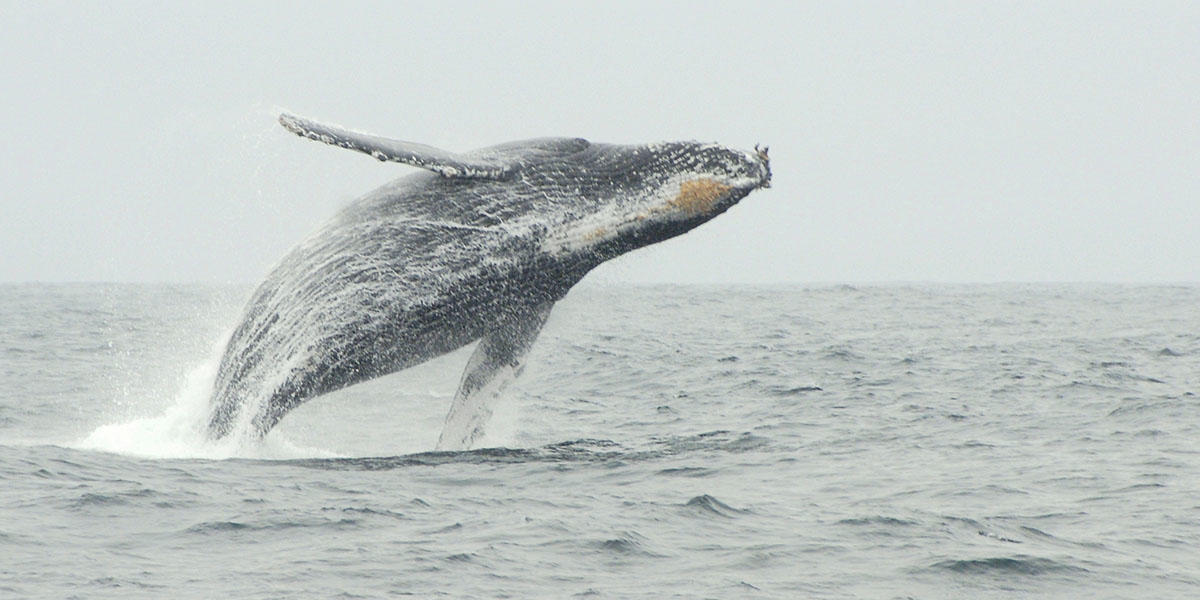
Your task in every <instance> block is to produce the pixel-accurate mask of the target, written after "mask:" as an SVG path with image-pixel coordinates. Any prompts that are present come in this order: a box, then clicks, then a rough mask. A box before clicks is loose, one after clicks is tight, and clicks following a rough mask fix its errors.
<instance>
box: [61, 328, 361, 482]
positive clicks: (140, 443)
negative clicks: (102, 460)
mask: <svg viewBox="0 0 1200 600" xmlns="http://www.w3.org/2000/svg"><path fill="white" fill-rule="evenodd" d="M223 347H224V341H222V342H221V343H220V344H218V345H217V346H216V348H215V351H214V352H213V354H212V356H211V357H210V358H209V359H208V360H206V361H205V362H204V363H202V364H200V365H198V366H196V367H194V368H193V369H192V370H191V372H190V373H189V374H188V375H187V377H186V378H185V380H184V383H183V385H182V387H181V389H180V390H179V392H178V393H177V394H176V396H175V398H174V402H173V403H172V404H171V406H169V407H168V408H167V410H166V411H165V412H164V413H163V414H161V415H158V416H153V417H140V418H136V419H133V420H131V421H124V422H118V423H110V424H107V425H101V426H100V427H97V428H96V429H95V430H94V431H92V432H91V433H90V434H88V435H87V436H86V437H84V438H83V439H81V440H79V441H78V442H75V443H74V444H69V445H68V446H69V447H73V448H78V449H81V450H100V451H103V452H113V453H116V454H129V455H133V456H142V457H148V458H209V459H226V458H261V459H292V458H334V457H337V455H336V454H335V453H332V452H329V451H327V450H322V449H319V448H307V447H301V446H297V445H295V444H292V443H291V442H289V441H288V440H287V439H286V438H284V437H283V436H281V435H273V436H270V437H268V438H266V439H263V440H256V439H254V438H253V437H251V436H249V435H245V434H243V435H230V436H226V437H225V438H223V439H221V440H212V439H209V437H208V434H207V424H208V416H209V412H210V410H211V398H212V388H213V382H214V380H215V379H216V376H217V367H218V365H219V364H220V351H221V349H222V348H223ZM243 429H248V428H243Z"/></svg>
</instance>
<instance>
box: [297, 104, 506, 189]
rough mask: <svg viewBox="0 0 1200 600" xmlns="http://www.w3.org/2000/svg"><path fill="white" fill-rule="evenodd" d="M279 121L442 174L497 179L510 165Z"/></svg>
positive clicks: (302, 131) (321, 137) (300, 122)
mask: <svg viewBox="0 0 1200 600" xmlns="http://www.w3.org/2000/svg"><path fill="white" fill-rule="evenodd" d="M279 124H280V125H283V126H284V127H285V128H286V129H287V130H288V131H290V132H292V133H295V134H296V135H299V136H302V137H306V138H309V139H313V140H317V141H319V142H325V143H326V144H332V145H334V146H338V147H341V148H349V149H350V150H357V151H359V152H363V153H365V154H370V155H371V156H373V157H375V158H377V159H379V160H384V161H391V162H398V163H404V164H406V165H412V166H414V167H420V168H422V169H429V170H430V171H433V172H434V173H437V174H439V175H441V176H443V177H466V178H476V179H499V178H502V177H505V176H506V175H508V174H510V173H511V172H512V170H513V169H514V165H512V164H507V163H505V162H503V161H501V160H500V159H498V158H490V159H489V158H483V157H465V156H463V155H460V154H455V153H453V152H447V151H445V150H441V149H438V148H434V147H433V146H426V145H425V144H417V143H414V142H403V141H400V140H393V139H389V138H385V137H380V136H376V135H371V134H368V133H359V132H357V131H350V130H349V129H343V128H341V127H335V126H333V125H325V124H322V123H317V122H316V121H312V120H309V119H305V118H304V117H298V116H296V115H290V114H288V113H283V114H281V115H279Z"/></svg>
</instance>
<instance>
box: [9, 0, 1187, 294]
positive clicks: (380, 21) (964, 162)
mask: <svg viewBox="0 0 1200 600" xmlns="http://www.w3.org/2000/svg"><path fill="white" fill-rule="evenodd" d="M343 4H348V6H344V5H343ZM283 6H284V5H282V4H280V3H276V2H271V3H255V4H252V5H250V6H249V7H247V6H245V3H243V2H238V3H232V4H228V5H219V4H217V3H215V2H206V3H204V4H203V5H193V6H187V7H180V6H177V5H176V3H160V2H153V3H144V4H135V3H125V2H117V3H114V2H103V3H92V4H82V3H74V2H72V3H61V4H53V3H44V2H26V3H19V4H17V3H12V2H7V1H3V2H0V57H2V60H0V132H2V133H3V142H2V146H0V153H2V154H0V281H29V280H40V281H75V280H89V281H91V280H103V281H213V282H254V281H257V280H259V279H261V278H262V276H263V275H265V273H266V272H267V270H268V269H270V267H271V266H272V265H273V264H274V263H275V262H276V261H277V260H279V258H280V257H282V255H283V254H284V253H285V252H287V250H288V249H289V248H291V247H292V246H293V245H294V244H296V243H297V242H299V241H300V240H301V239H302V238H304V237H305V236H306V235H307V234H309V233H310V232H312V231H313V230H314V229H316V228H317V227H318V226H319V225H320V224H321V223H322V222H323V221H324V220H325V219H327V218H329V217H330V216H331V215H332V214H333V213H334V212H335V211H336V210H337V209H338V208H339V207H341V206H343V205H344V204H346V203H347V202H349V201H351V200H353V199H354V198H355V197H357V196H359V195H361V194H363V193H365V192H367V191H369V190H371V189H372V188H374V187H376V186H378V185H380V184H382V183H384V182H386V181H388V180H390V179H393V178H396V177H400V176H403V175H407V174H409V173H411V172H412V169H410V168H408V167H404V166H401V165H396V164H384V163H378V162H376V161H374V160H371V159H370V158H369V157H365V156H363V155H360V154H357V153H354V152H349V151H345V150H339V149H335V148H332V147H328V146H324V145H322V144H316V143H313V142H309V141H305V140H301V139H300V138H297V137H296V136H294V135H291V134H289V133H287V132H286V131H284V130H283V129H282V128H281V127H279V126H278V125H277V124H276V122H275V115H276V113H277V112H278V111H279V110H280V109H288V110H291V111H294V112H297V113H299V114H303V115H308V116H311V117H314V118H317V119H324V120H329V121H333V122H337V123H342V124H345V125H348V126H351V127H354V128H356V129H361V130H366V131H371V132H374V133H378V134H381V135H387V136H390V137H396V138H400V139H406V140H411V141H417V142H423V143H427V144H431V145H435V146H440V147H444V148H447V149H450V150H467V149H470V148H474V147H479V146H484V145H490V144H494V143H499V142H504V141H509V140H514V139H521V138H528V137H536V136H545V135H563V136H582V137H587V138H589V139H591V140H593V141H602V142H625V143H634V142H650V141H661V140H678V139H694V140H700V141H717V142H720V143H723V144H726V145H730V146H736V147H741V148H745V149H750V148H751V147H752V146H753V145H754V144H755V143H764V144H769V145H770V147H771V157H772V168H773V171H774V185H773V187H772V188H771V189H769V190H763V191H759V192H756V193H754V194H752V195H751V196H749V197H748V198H746V199H745V200H743V202H742V203H741V204H740V205H739V206H737V207H735V208H734V209H733V210H731V211H730V212H729V213H727V214H726V215H723V216H721V217H720V218H718V219H716V220H714V221H712V222H711V223H708V224H707V225H705V226H703V227H701V228H699V229H697V230H696V231H693V232H691V233H689V234H687V235H685V236H682V237H680V238H677V239H675V240H672V241H670V242H667V243H664V244H660V245H658V246H655V247H651V248H646V249H643V250H640V251H637V252H635V253H633V254H630V255H627V256H625V257H623V258H622V259H619V260H617V261H614V263H611V264H609V265H605V266H604V267H602V268H601V269H599V270H598V272H597V273H595V274H593V277H595V278H596V279H598V280H600V281H611V282H622V281H637V282H652V281H686V282H693V281H704V282H721V281H736V282H746V281H750V282H777V281H786V282H830V281H894V280H902V281H1137V282H1143V281H1191V282H1195V281H1200V3H1196V2H1181V3H1176V4H1168V3H1147V2H1126V3H1117V4H1109V3H1095V2H1068V3H1054V2H1045V1H1037V2H1029V3H1013V2H1003V3H992V4H988V3H978V2H946V3H910V2H893V3H883V2H866V3H849V2H812V3H795V2H787V3H784V2H780V3H751V2H719V3H718V2H713V3H702V4H701V3H691V2H689V3H679V4H676V3H659V2H644V3H643V2H637V3H615V4H614V3H595V4H577V3H574V2H554V3H546V4H536V5H535V4H533V3H528V2H522V3H512V4H500V3H491V2H489V3H479V4H473V3H472V4H458V3H451V4H444V3H441V2H423V3H414V4H407V5H403V4H398V3H394V2H385V3H378V4H358V3H312V4H301V5H290V6H289V7H288V8H283Z"/></svg>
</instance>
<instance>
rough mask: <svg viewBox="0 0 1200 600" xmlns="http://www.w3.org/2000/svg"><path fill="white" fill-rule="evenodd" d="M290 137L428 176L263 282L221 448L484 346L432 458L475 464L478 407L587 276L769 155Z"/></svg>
mask: <svg viewBox="0 0 1200 600" xmlns="http://www.w3.org/2000/svg"><path fill="white" fill-rule="evenodd" d="M281 122H283V124H284V125H285V126H286V127H288V129H290V130H292V131H293V132H295V133H298V134H300V135H303V136H306V137H310V138H313V139H318V140H320V141H324V142H327V143H331V144H334V145H338V146H343V147H347V148H351V149H355V150H359V151H362V152H367V153H370V154H372V155H373V156H375V157H376V158H379V159H381V160H392V161H396V162H402V163H406V164H412V165H416V166H420V167H422V168H426V169H430V170H431V171H433V172H423V173H417V174H413V175H410V176H408V177H404V178H401V179H398V180H396V181H394V182H392V183H390V184H388V185H386V186H384V187H382V188H379V189H377V190H375V191H373V192H371V193H370V194H368V195H366V196H365V197H363V198H361V199H359V200H357V201H355V202H354V203H352V204H351V205H349V206H348V207H346V208H345V209H343V210H342V211H341V212H340V213H338V214H337V216H336V217H334V218H333V220H332V221H331V222H330V223H328V224H327V225H326V226H325V227H324V228H323V229H322V230H321V231H319V232H318V233H317V234H316V235H314V236H312V237H310V238H309V239H308V240H306V241H305V242H303V243H301V244H300V245H299V246H298V247H297V248H295V249H294V250H292V252H291V253H289V254H288V255H287V256H286V257H285V258H284V259H283V260H282V261H281V262H280V264H279V265H278V266H276V267H275V269H274V270H273V271H272V272H271V274H270V275H268V276H267V278H266V280H265V281H264V282H263V283H262V284H261V285H260V286H259V287H258V289H257V290H256V291H255V292H254V295H253V297H252V299H251V300H250V302H249V305H248V306H247V308H246V312H245V315H244V317H243V319H242V323H241V324H240V325H239V326H238V327H237V329H236V330H235V331H234V333H233V335H232V337H231V339H230V340H229V342H228V345H227V347H226V349H225V353H224V355H223V358H222V360H221V365H220V369H219V372H218V375H217V380H216V384H215V387H214V391H213V400H212V406H213V410H212V414H211V418H210V420H209V433H210V436H211V437H213V438H220V437H224V436H227V435H229V434H230V433H231V432H233V431H243V432H248V434H249V435H251V436H262V435H265V434H266V432H267V431H269V430H270V429H271V428H272V427H273V426H274V425H275V424H276V423H277V422H278V421H279V420H280V419H281V418H282V417H283V416H284V415H285V414H286V413H287V412H288V411H289V410H291V409H292V408H294V407H295V406H297V405H299V404H300V403H302V402H304V401H305V400H307V399H309V398H312V397H314V396H318V395H321V394H324V393H326V392H330V391H333V390H337V389H339V388H343V387H346V386H349V385H352V384H355V383H358V382H361V381H365V380H368V379H372V378H375V377H379V376H382V375H387V374H389V373H393V372H396V371H398V370H401V369H404V368H407V367H410V366H413V365H416V364H418V363H421V362H424V361H426V360H429V359H431V358H433V357H436V356H439V355H441V354H444V353H447V352H450V351H452V350H455V349H457V348H460V347H462V346H464V345H467V344H470V343H471V342H474V341H476V340H481V339H482V341H481V343H480V345H479V347H478V349H477V350H476V352H475V355H474V356H472V358H471V361H470V363H469V364H468V367H467V372H466V373H465V374H464V377H463V381H462V384H461V386H460V389H459V392H458V394H457V395H456V398H455V401H454V405H453V406H452V409H451V414H450V416H449V417H448V418H447V431H446V432H443V439H442V440H441V441H440V442H439V447H447V448H462V447H467V446H469V445H470V444H471V443H472V442H473V441H475V440H476V439H477V438H478V437H479V435H480V434H481V433H482V427H483V424H484V423H485V422H486V419H487V416H488V415H489V414H490V411H489V410H488V409H487V402H486V400H479V399H477V398H476V397H477V396H480V395H481V394H484V392H485V391H486V390H485V388H489V386H490V385H491V384H492V383H493V381H494V380H497V381H498V380H500V379H502V378H499V377H498V376H499V375H500V374H502V372H507V373H509V375H510V376H515V373H516V371H517V370H518V369H519V366H520V361H521V358H522V356H523V355H524V354H525V352H526V351H527V350H528V348H529V346H530V345H531V344H532V342H533V340H534V338H535V337H536V336H537V333H538V330H540V328H541V325H542V323H544V321H545V319H546V316H547V315H548V314H549V311H550V308H551V307H552V306H553V304H554V302H555V301H557V300H559V299H560V298H562V297H563V296H564V295H565V294H566V293H567V291H568V290H569V289H570V288H571V286H573V285H575V283H577V282H578V281H579V280H580V279H581V278H582V277H583V276H584V275H585V274H587V272H588V271H590V270H591V269H593V268H594V267H596V266H597V265H599V264H600V263H602V262H604V261H606V260H608V259H610V258H613V257H615V256H618V255H620V254H623V253H625V252H628V251H630V250H634V249H636V248H640V247H642V246H646V245H649V244H653V243H655V242H659V241H662V240H665V239H668V238H671V237H674V236H676V235H679V234H681V233H684V232H686V231H688V230H690V229H692V228H694V227H696V226H698V225H700V224H701V223H704V222H705V221H708V220H709V219H712V218H713V217H715V216H716V215H718V214H721V213H722V212H724V211H725V210H727V209H728V208H729V207H731V206H733V205H734V204H735V203H737V202H738V201H739V200H740V199H741V198H743V197H744V196H746V194H748V193H750V192H751V191H752V190H754V189H756V188H758V187H763V186H766V185H767V184H768V183H769V181H770V170H769V168H768V163H767V160H766V154H765V151H764V152H759V153H757V154H755V153H743V152H738V151H734V150H729V149H726V148H722V147H720V146H715V145H710V144H697V143H694V142H681V143H664V144H652V145H638V146H623V145H609V144H592V143H589V142H587V141H586V140H581V139H571V138H552V139H539V140H530V141H525V142H515V143H511V144H505V145H502V146H497V147H493V148H487V149H484V150H479V151H475V152H472V153H466V154H461V155H458V154H452V153H448V152H444V151H440V150H437V149H434V148H430V147H427V146H420V145H417V144H409V143H406V142H398V141H395V140H386V139H384V138H378V137H375V136H369V135H366V134H359V133H355V132H351V131H347V130H343V129H339V128H336V127H331V126H326V125H321V124H317V123H314V122H311V121H306V120H303V119H299V118H297V117H291V116H288V115H285V116H283V117H281ZM694 181H699V182H702V185H698V184H694V183H688V182H694ZM696 189H699V190H701V191H702V193H696V192H694V191H693V192H691V193H690V194H683V195H681V190H696ZM681 198H683V199H684V200H690V201H684V200H680V199H681ZM697 198H699V201H696V199H697ZM499 385H500V387H502V383H501V384H499ZM493 387H495V386H493ZM487 393H491V394H492V395H495V394H498V393H499V391H498V389H491V390H490V391H487ZM481 403H482V404H481ZM452 429H453V430H454V431H451V430H452Z"/></svg>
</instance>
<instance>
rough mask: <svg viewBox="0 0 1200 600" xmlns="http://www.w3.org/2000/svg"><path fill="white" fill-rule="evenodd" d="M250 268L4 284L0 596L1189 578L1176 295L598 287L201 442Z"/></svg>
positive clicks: (1187, 455)
mask: <svg viewBox="0 0 1200 600" xmlns="http://www.w3.org/2000/svg"><path fill="white" fill-rule="evenodd" d="M249 291H250V290H249V288H246V287H236V286H234V287H212V286H200V285H131V284H53V285H51V284H6V285H0V598H380V597H416V598H589V599H590V598H597V599H600V598H1005V599H1008V598H1015V597H1039V598H1042V597H1046V598H1085V597H1087V598H1197V597H1200V396H1198V394H1200V287H1197V286H1118V285H882V286H848V285H830V286H797V287H704V286H696V287H613V286H591V287H583V288H581V289H577V290H574V291H572V293H571V294H570V295H569V296H568V297H567V298H566V299H564V300H563V301H562V302H561V303H560V304H559V306H558V307H557V308H556V309H555V312H554V314H553V315H552V316H551V318H550V321H549V323H548V324H547V326H546V328H545V330H544V331H543V333H542V335H541V338H540V339H539V340H538V343H537V344H536V346H535V347H534V350H533V351H532V353H531V354H530V356H529V360H528V366H527V368H526V371H525V373H524V375H523V376H522V377H521V378H520V379H519V380H517V382H516V383H515V384H514V385H513V386H512V387H510V388H509V390H508V392H507V393H506V396H505V399H504V401H503V404H502V405H501V406H500V407H499V408H498V410H497V413H496V416H495V418H494V419H493V422H492V427H491V428H490V429H489V432H488V436H487V439H485V440H484V444H483V445H482V447H481V448H480V449H478V450H473V451H467V452H432V451H431V449H432V448H433V447H434V444H435V442H436V440H437V436H438V433H439V431H440V429H441V424H442V420H443V419H444V417H445V413H446V410H447V408H448V407H449V402H450V398H451V397H452V395H453V393H454V390H455V387H456V386H457V383H458V380H459V377H460V375H461V370H462V368H463V365H464V364H465V362H466V359H467V356H468V354H469V351H470V349H469V348H468V349H466V350H465V351H459V352H456V353H453V354H450V355H447V356H445V357H442V358H440V359H437V360H435V361H432V362H430V363H426V364H425V365H421V366H419V367H416V368H414V369H410V370H408V371H404V372H401V373H398V374H395V375H391V376H388V377H385V378H381V379H378V380H375V381H371V382H368V383H366V384H362V385H359V386H356V387H352V388H348V389H346V390H343V391H340V392H337V393H334V394H329V395H327V396H324V397H321V398H318V399H315V400H312V401H310V402H309V403H307V404H306V405H304V406H302V407H300V408H299V409H297V410H295V411H294V412H293V413H291V414H290V415H289V416H288V417H287V418H286V419H285V420H284V421H283V423H282V424H281V425H280V427H278V428H277V429H276V430H274V431H273V432H272V433H271V435H270V436H268V438H267V439H266V440H265V442H264V443H263V444H262V445H261V446H255V447H243V448H239V449H235V450H230V449H228V448H214V447H210V446H209V445H207V444H205V443H204V442H202V441H200V437H199V436H198V435H197V431H198V430H197V428H198V427H199V425H200V424H201V423H202V422H203V419H204V418H205V412H206V410H207V402H208V396H207V394H208V386H210V385H211V380H212V377H213V372H214V370H215V365H216V360H217V356H218V353H219V351H220V345H221V342H222V339H223V338H224V337H225V336H227V335H228V333H229V331H230V330H231V329H232V328H233V327H234V325H236V323H237V319H238V315H239V314H240V311H241V305H242V303H243V302H245V300H246V298H247V297H248V294H249Z"/></svg>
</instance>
